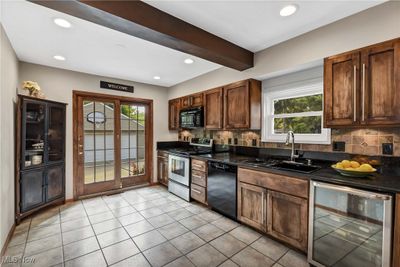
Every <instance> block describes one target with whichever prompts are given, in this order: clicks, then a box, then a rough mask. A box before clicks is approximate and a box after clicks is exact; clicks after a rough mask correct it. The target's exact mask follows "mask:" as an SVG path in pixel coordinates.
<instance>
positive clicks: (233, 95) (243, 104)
mask: <svg viewBox="0 0 400 267" xmlns="http://www.w3.org/2000/svg"><path fill="white" fill-rule="evenodd" d="M224 96H225V97H224V105H225V113H224V114H225V121H224V124H225V128H227V129H236V128H239V129H240V128H249V127H250V109H249V83H248V81H247V80H246V81H241V82H237V83H233V84H230V85H228V86H226V87H224Z"/></svg>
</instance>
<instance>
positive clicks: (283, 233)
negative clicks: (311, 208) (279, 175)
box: [267, 191, 308, 251]
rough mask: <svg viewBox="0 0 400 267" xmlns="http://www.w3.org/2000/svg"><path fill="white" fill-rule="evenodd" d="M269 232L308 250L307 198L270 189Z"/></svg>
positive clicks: (268, 208)
mask: <svg viewBox="0 0 400 267" xmlns="http://www.w3.org/2000/svg"><path fill="white" fill-rule="evenodd" d="M267 202H268V207H267V233H268V234H270V235H271V236H273V237H275V238H277V239H280V240H282V241H285V242H286V243H288V244H290V245H292V246H294V247H296V248H298V249H301V250H303V251H307V235H308V231H307V229H308V226H307V225H308V224H307V222H308V218H307V214H308V212H307V207H308V201H307V199H304V198H300V197H295V196H291V195H287V194H283V193H279V192H275V191H268V201H267Z"/></svg>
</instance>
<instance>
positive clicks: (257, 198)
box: [238, 182, 267, 232]
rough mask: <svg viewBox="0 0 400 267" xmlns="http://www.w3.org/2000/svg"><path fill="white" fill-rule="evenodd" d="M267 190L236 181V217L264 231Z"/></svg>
mask: <svg viewBox="0 0 400 267" xmlns="http://www.w3.org/2000/svg"><path fill="white" fill-rule="evenodd" d="M266 201H267V190H266V189H265V188H262V187H259V186H254V185H249V184H245V183H242V182H239V183H238V219H239V221H241V222H243V223H245V224H248V225H250V226H252V227H254V228H257V229H259V230H261V231H264V232H265V231H266V228H267V227H266V215H267V214H266V204H267V202H266Z"/></svg>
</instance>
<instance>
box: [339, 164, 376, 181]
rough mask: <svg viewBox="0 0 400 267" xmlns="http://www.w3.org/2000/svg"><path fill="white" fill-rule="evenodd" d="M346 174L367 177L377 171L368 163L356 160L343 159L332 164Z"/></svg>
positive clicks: (342, 173)
mask: <svg viewBox="0 0 400 267" xmlns="http://www.w3.org/2000/svg"><path fill="white" fill-rule="evenodd" d="M331 167H332V168H333V169H335V170H336V171H337V172H339V173H340V174H341V175H344V176H351V177H367V176H368V175H371V174H373V173H375V172H376V169H375V168H374V167H372V166H371V165H370V164H368V163H364V164H360V163H359V162H358V161H355V160H351V161H350V160H342V161H340V162H338V163H336V164H333V165H332V166H331Z"/></svg>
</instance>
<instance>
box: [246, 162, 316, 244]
mask: <svg viewBox="0 0 400 267" xmlns="http://www.w3.org/2000/svg"><path fill="white" fill-rule="evenodd" d="M308 188H309V183H308V181H307V180H303V179H298V178H294V177H289V176H284V175H278V174H273V173H268V172H262V171H256V170H250V169H245V168H239V169H238V219H239V221H241V222H243V223H245V224H247V225H249V226H252V227H254V228H256V229H258V230H260V231H263V232H265V233H267V234H268V235H271V236H272V237H274V238H276V239H279V240H281V241H283V242H285V243H287V244H289V245H291V246H293V247H296V248H298V249H300V250H302V251H307V240H308Z"/></svg>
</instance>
